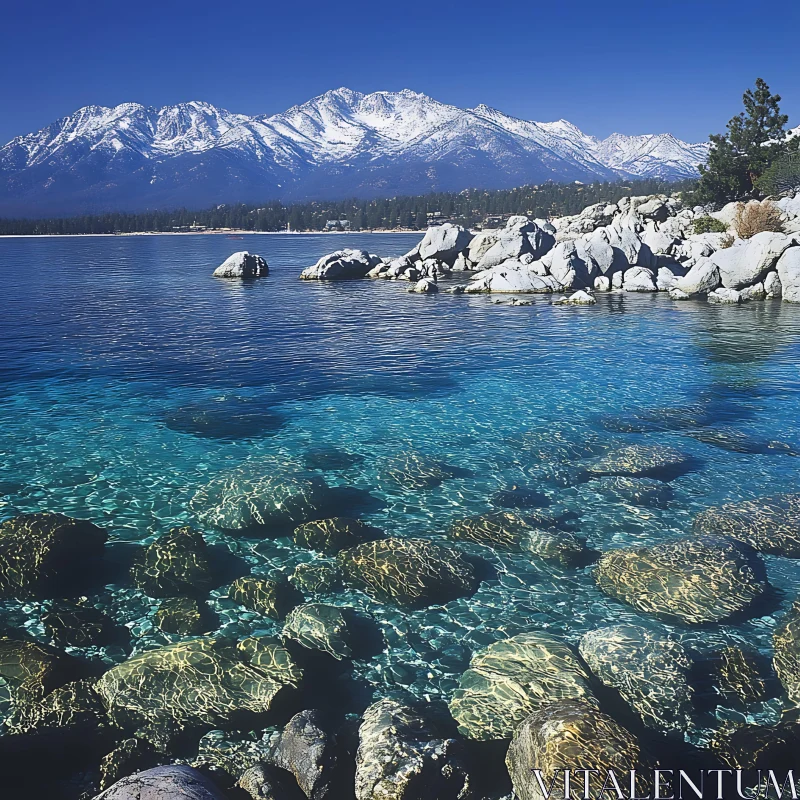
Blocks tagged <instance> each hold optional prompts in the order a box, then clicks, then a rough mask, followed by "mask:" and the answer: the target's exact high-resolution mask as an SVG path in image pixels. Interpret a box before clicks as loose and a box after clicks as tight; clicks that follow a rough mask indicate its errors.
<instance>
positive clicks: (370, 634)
mask: <svg viewBox="0 0 800 800" xmlns="http://www.w3.org/2000/svg"><path fill="white" fill-rule="evenodd" d="M283 637H284V638H285V639H294V640H295V641H297V642H299V643H300V644H301V645H303V647H306V648H308V649H309V650H321V651H322V652H323V653H328V654H330V655H332V656H333V657H334V658H336V659H338V660H341V659H343V658H358V657H359V656H360V655H363V654H364V652H365V650H371V649H373V646H374V644H375V642H376V637H377V639H381V638H382V637H381V635H380V631H378V629H377V625H376V623H375V621H374V620H373V619H372V617H370V616H368V615H366V614H363V613H361V612H358V611H356V609H354V608H347V607H340V606H332V605H326V604H325V603H305V604H304V605H301V606H297V608H295V609H294V610H292V612H291V613H290V614H289V616H288V617H287V618H286V624H285V625H284V626H283Z"/></svg>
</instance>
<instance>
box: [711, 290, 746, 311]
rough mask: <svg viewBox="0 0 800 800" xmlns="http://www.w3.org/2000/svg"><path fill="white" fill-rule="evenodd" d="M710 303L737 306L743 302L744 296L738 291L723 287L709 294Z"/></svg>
mask: <svg viewBox="0 0 800 800" xmlns="http://www.w3.org/2000/svg"><path fill="white" fill-rule="evenodd" d="M708 302H709V303H715V304H717V305H721V306H735V305H738V304H739V303H741V302H742V296H741V294H739V292H737V291H736V289H726V288H724V287H722V288H719V289H715V290H714V291H713V292H709V293H708Z"/></svg>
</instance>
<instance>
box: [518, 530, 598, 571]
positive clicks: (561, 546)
mask: <svg viewBox="0 0 800 800" xmlns="http://www.w3.org/2000/svg"><path fill="white" fill-rule="evenodd" d="M522 549H523V550H524V551H525V552H528V553H530V554H531V555H532V556H536V558H541V559H544V560H545V561H551V562H554V563H556V564H560V565H561V566H562V567H582V566H585V565H586V564H588V563H589V562H590V561H591V560H592V558H593V551H591V550H589V548H587V546H586V540H585V539H584V538H582V537H580V536H576V535H575V534H574V533H570V532H569V531H560V530H557V529H555V528H551V529H550V530H544V529H535V530H532V531H530V532H528V533H527V534H526V535H525V537H524V539H523V540H522Z"/></svg>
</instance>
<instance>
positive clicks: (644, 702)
mask: <svg viewBox="0 0 800 800" xmlns="http://www.w3.org/2000/svg"><path fill="white" fill-rule="evenodd" d="M579 650H580V654H581V656H582V657H583V659H584V661H586V663H587V664H588V665H589V669H591V670H592V672H593V673H594V674H595V675H597V677H598V678H600V680H601V681H602V682H603V683H604V684H606V685H607V686H611V687H612V688H614V689H616V690H617V691H619V693H620V695H621V696H622V699H623V700H624V701H625V702H626V703H628V705H629V706H631V708H632V709H633V710H634V711H635V712H636V713H637V714H638V715H639V716H640V717H641V719H642V721H643V722H644V724H645V725H647V726H648V727H651V728H656V729H658V730H662V731H676V732H679V733H681V734H683V732H684V731H686V729H687V728H688V727H689V726H690V725H691V714H692V694H693V690H692V688H691V686H690V684H689V670H690V668H691V662H690V660H689V657H688V656H687V654H686V651H685V650H684V648H683V646H682V645H681V644H679V643H678V642H677V641H675V640H673V639H671V638H669V637H667V636H664V635H660V634H658V633H656V632H655V631H652V630H649V629H647V628H643V627H640V626H638V625H610V626H608V627H606V628H600V629H598V630H594V631H589V632H588V633H586V634H584V636H583V638H582V639H581V642H580V647H579Z"/></svg>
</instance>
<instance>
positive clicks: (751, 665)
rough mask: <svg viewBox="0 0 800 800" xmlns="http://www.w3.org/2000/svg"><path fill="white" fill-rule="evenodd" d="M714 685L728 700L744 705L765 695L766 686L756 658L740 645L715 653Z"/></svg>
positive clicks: (759, 700) (757, 701) (762, 698)
mask: <svg viewBox="0 0 800 800" xmlns="http://www.w3.org/2000/svg"><path fill="white" fill-rule="evenodd" d="M712 676H713V678H714V685H715V688H716V690H717V691H718V692H719V693H720V695H721V696H722V698H723V699H724V700H726V701H728V702H733V703H736V704H738V705H742V706H746V705H749V704H750V703H759V702H761V701H762V700H765V699H766V697H767V686H766V683H765V681H764V678H763V677H762V675H761V669H760V668H759V665H758V661H757V660H756V658H755V657H754V656H753V655H752V654H750V653H746V652H745V651H744V650H742V648H741V647H735V646H730V647H724V648H723V649H722V650H720V651H719V653H717V654H716V655H715V658H714V665H713V669H712Z"/></svg>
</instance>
